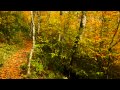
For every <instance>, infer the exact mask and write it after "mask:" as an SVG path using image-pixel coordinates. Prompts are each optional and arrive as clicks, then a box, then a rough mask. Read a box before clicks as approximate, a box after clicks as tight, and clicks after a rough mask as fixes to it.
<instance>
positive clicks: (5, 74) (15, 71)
mask: <svg viewBox="0 0 120 90" xmlns="http://www.w3.org/2000/svg"><path fill="white" fill-rule="evenodd" d="M31 47H32V42H31V41H25V43H24V47H23V48H21V49H19V50H18V51H17V52H15V53H14V54H13V55H12V56H11V57H10V58H8V60H6V61H5V63H4V64H3V67H2V68H1V70H0V78H1V79H21V78H22V76H21V74H20V73H21V70H20V66H21V65H22V64H23V63H25V62H27V53H28V52H30V50H31Z"/></svg>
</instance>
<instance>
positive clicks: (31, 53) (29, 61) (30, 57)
mask: <svg viewBox="0 0 120 90" xmlns="http://www.w3.org/2000/svg"><path fill="white" fill-rule="evenodd" d="M31 19H32V31H33V36H32V38H33V46H32V49H31V52H30V56H29V59H28V71H27V75H30V64H31V59H32V56H33V52H34V46H35V23H34V15H33V11H31Z"/></svg>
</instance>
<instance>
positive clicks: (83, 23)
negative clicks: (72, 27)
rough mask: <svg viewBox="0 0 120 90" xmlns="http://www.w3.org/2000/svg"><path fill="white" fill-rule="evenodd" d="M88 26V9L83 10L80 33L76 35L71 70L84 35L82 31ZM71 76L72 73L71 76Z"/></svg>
mask: <svg viewBox="0 0 120 90" xmlns="http://www.w3.org/2000/svg"><path fill="white" fill-rule="evenodd" d="M85 26H86V11H82V15H81V22H80V27H79V32H78V35H77V37H76V41H75V43H74V45H73V48H72V50H73V52H72V55H71V60H70V70H72V68H71V66H72V65H73V61H74V60H75V59H76V53H77V48H78V42H79V40H80V36H81V35H82V32H83V30H84V28H85ZM69 78H71V75H70V77H69Z"/></svg>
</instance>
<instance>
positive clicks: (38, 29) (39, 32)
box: [37, 11, 41, 34]
mask: <svg viewBox="0 0 120 90" xmlns="http://www.w3.org/2000/svg"><path fill="white" fill-rule="evenodd" d="M40 15H41V12H40V14H39V11H38V12H37V16H38V34H39V33H40V18H41V17H40Z"/></svg>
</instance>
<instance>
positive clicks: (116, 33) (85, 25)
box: [0, 11, 120, 79]
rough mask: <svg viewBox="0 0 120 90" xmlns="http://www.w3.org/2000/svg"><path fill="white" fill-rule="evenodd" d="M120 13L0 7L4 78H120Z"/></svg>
mask: <svg viewBox="0 0 120 90" xmlns="http://www.w3.org/2000/svg"><path fill="white" fill-rule="evenodd" d="M119 45H120V12H119V11H0V79H120V60H119V59H120V46H119Z"/></svg>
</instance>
